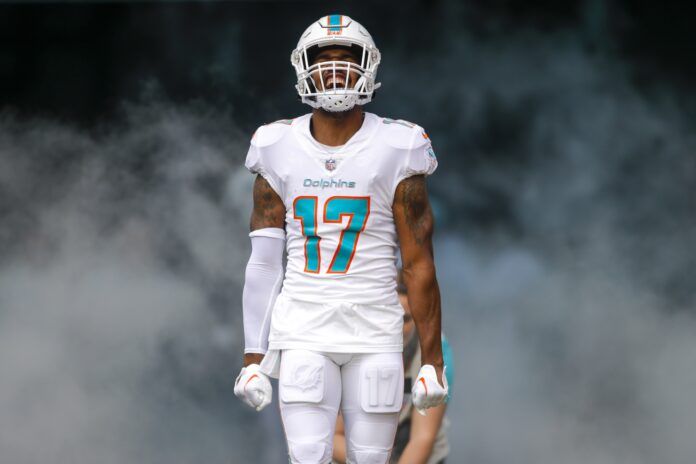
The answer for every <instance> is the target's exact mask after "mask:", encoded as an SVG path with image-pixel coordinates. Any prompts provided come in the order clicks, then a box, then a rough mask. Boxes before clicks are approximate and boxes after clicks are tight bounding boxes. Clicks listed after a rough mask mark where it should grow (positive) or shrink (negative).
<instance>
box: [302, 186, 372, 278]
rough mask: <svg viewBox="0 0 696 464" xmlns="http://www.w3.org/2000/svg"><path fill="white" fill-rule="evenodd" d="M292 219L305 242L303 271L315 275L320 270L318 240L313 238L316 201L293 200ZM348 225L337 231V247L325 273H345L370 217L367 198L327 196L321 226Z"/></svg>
mask: <svg viewBox="0 0 696 464" xmlns="http://www.w3.org/2000/svg"><path fill="white" fill-rule="evenodd" d="M293 208H294V217H295V219H297V220H299V221H300V226H301V228H302V235H304V236H305V237H306V239H305V269H304V270H305V272H310V273H315V274H316V273H318V272H319V271H320V268H321V251H320V248H319V243H320V242H321V237H319V236H318V235H317V210H318V198H317V197H315V196H306V197H297V198H296V199H295V201H294V202H293ZM346 216H347V217H348V224H347V225H346V227H345V229H343V230H342V231H341V236H340V238H339V240H338V247H337V248H336V251H335V252H334V254H333V257H332V258H331V264H329V268H328V270H327V271H326V272H327V273H328V274H345V273H346V272H348V269H349V268H350V264H351V263H352V262H353V257H354V256H355V250H356V248H357V246H358V239H359V238H360V233H361V232H362V231H363V230H364V229H365V224H367V218H368V217H369V216H370V197H341V196H337V197H331V198H329V199H328V200H326V203H324V217H323V221H324V223H338V224H342V223H343V218H344V217H346Z"/></svg>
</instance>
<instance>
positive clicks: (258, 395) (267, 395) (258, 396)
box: [234, 364, 273, 411]
mask: <svg viewBox="0 0 696 464" xmlns="http://www.w3.org/2000/svg"><path fill="white" fill-rule="evenodd" d="M234 394H235V395H236V396H237V397H238V398H239V399H241V400H242V401H244V402H245V403H246V404H248V405H249V406H251V407H252V408H255V409H256V410H257V411H261V410H262V409H263V408H265V407H266V406H268V405H269V404H270V403H271V399H272V398H273V388H272V387H271V381H270V380H268V377H266V374H264V373H263V372H261V370H260V366H259V365H258V364H249V365H248V366H247V367H242V371H241V372H240V373H239V375H238V376H237V380H235V381H234Z"/></svg>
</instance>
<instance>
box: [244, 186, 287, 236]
mask: <svg viewBox="0 0 696 464" xmlns="http://www.w3.org/2000/svg"><path fill="white" fill-rule="evenodd" d="M266 227H277V228H279V229H285V205H284V204H283V200H281V199H280V197H279V196H278V194H277V193H276V192H275V190H273V189H272V188H271V186H270V184H269V183H268V181H267V180H266V179H264V178H263V177H262V176H261V175H257V176H256V181H255V182H254V209H253V210H252V211H251V224H250V227H249V228H250V230H251V231H254V230H258V229H264V228H266Z"/></svg>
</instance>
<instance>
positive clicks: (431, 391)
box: [411, 364, 449, 416]
mask: <svg viewBox="0 0 696 464" xmlns="http://www.w3.org/2000/svg"><path fill="white" fill-rule="evenodd" d="M446 371H447V367H445V368H444V369H443V370H442V381H443V382H444V384H445V386H444V388H443V387H442V386H440V382H438V381H437V374H436V373H435V368H434V367H433V366H432V365H430V364H426V365H425V366H423V367H421V368H420V371H418V377H416V383H415V384H413V388H411V398H412V400H413V406H414V407H415V408H416V411H418V413H419V414H420V415H422V416H425V410H426V409H428V408H432V407H435V406H438V405H440V404H442V403H444V402H445V399H446V398H447V395H448V393H449V387H448V386H447V377H446V376H445V374H446Z"/></svg>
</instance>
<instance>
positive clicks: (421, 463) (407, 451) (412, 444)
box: [398, 440, 434, 464]
mask: <svg viewBox="0 0 696 464" xmlns="http://www.w3.org/2000/svg"><path fill="white" fill-rule="evenodd" d="M433 443H434V442H433V441H430V442H428V441H425V440H410V441H409V442H408V444H407V445H406V448H404V452H403V453H402V454H401V456H400V457H399V461H398V464H426V463H427V462H428V459H429V458H430V453H432V451H433Z"/></svg>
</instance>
